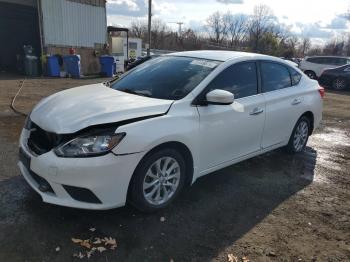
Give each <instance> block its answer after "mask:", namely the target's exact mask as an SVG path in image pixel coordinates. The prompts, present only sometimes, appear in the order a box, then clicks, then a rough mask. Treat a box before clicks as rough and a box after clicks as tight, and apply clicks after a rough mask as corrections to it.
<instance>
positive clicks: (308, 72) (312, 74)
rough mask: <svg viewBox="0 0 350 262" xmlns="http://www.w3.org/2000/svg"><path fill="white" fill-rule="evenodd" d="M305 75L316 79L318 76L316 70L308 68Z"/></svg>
mask: <svg viewBox="0 0 350 262" xmlns="http://www.w3.org/2000/svg"><path fill="white" fill-rule="evenodd" d="M305 75H307V76H308V77H309V78H311V79H316V78H317V76H316V74H315V72H314V71H310V70H307V71H305Z"/></svg>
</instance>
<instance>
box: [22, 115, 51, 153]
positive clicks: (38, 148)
mask: <svg viewBox="0 0 350 262" xmlns="http://www.w3.org/2000/svg"><path fill="white" fill-rule="evenodd" d="M57 144H58V136H57V135H56V134H55V133H50V132H47V131H45V130H44V129H42V128H40V127H39V126H38V125H36V124H34V123H33V122H32V123H31V128H30V135H29V138H28V147H29V148H30V149H31V150H32V151H33V152H34V153H36V154H37V155H41V154H44V153H46V152H49V151H50V150H51V149H52V148H53V147H55V146H56V145H57Z"/></svg>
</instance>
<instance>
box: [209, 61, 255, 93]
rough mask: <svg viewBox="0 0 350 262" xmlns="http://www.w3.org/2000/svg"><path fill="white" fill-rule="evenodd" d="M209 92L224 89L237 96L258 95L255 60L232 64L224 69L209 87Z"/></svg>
mask: <svg viewBox="0 0 350 262" xmlns="http://www.w3.org/2000/svg"><path fill="white" fill-rule="evenodd" d="M207 89H208V92H210V91H212V90H214V89H223V90H226V91H229V92H231V93H232V94H234V96H235V98H242V97H246V96H252V95H256V94H257V93H258V84H257V76H256V65H255V62H244V63H239V64H235V65H232V66H230V67H228V68H226V69H225V70H224V71H222V72H221V73H220V74H219V75H218V76H217V77H216V78H214V80H213V81H211V83H210V84H209V85H208V87H207Z"/></svg>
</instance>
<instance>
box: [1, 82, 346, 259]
mask: <svg viewBox="0 0 350 262" xmlns="http://www.w3.org/2000/svg"><path fill="white" fill-rule="evenodd" d="M100 81H103V80H102V79H90V80H69V79H32V80H26V81H25V83H24V84H25V85H24V88H23V92H22V94H21V95H20V96H19V97H18V100H17V102H16V105H17V107H18V109H20V110H23V111H25V112H29V111H30V110H31V108H32V107H33V105H34V104H35V103H36V102H37V101H38V100H40V98H42V97H45V96H47V95H49V94H51V93H54V92H57V91H59V90H62V89H64V88H69V87H73V86H77V85H82V84H88V83H95V82H100ZM19 84H20V80H19V79H18V78H16V77H7V78H6V79H4V80H0V145H1V146H0V261H72V260H73V261H75V260H80V259H79V258H74V257H73V254H74V253H78V252H79V251H84V254H86V252H85V251H86V249H84V248H79V247H78V246H77V245H76V244H74V243H73V242H72V241H71V238H72V237H74V238H81V239H88V238H93V237H104V236H107V237H112V238H115V239H116V241H117V245H118V246H117V248H116V249H115V250H107V251H105V252H102V253H99V252H96V253H95V254H93V255H92V257H91V258H90V259H89V261H229V259H228V255H232V256H236V257H237V258H238V261H242V258H243V257H246V258H247V259H249V260H250V261H350V171H349V170H350V93H343V94H336V93H331V92H328V93H327V95H326V98H325V111H324V121H323V124H322V127H321V128H320V129H319V130H317V131H316V132H315V133H314V135H313V136H312V137H311V138H310V140H309V143H308V147H307V150H306V151H305V152H304V153H302V154H300V155H298V156H290V155H288V154H286V153H284V151H283V150H276V151H274V152H271V153H268V154H265V155H263V156H260V157H256V158H253V159H251V160H248V161H244V162H242V163H240V164H237V165H235V166H232V167H228V168H225V169H223V170H221V171H219V172H215V173H213V174H211V175H208V176H206V177H204V178H202V179H200V180H199V181H197V182H196V183H195V184H194V185H193V187H191V188H190V189H189V190H186V192H184V194H182V196H181V197H180V198H179V199H178V201H176V202H175V203H174V204H172V206H171V207H169V208H167V209H166V210H164V211H161V212H159V213H155V214H147V215H145V214H142V213H139V212H137V211H135V210H134V209H133V208H131V207H125V208H119V209H115V210H110V211H103V212H102V211H83V210H76V209H70V208H64V207H58V206H53V205H49V204H45V203H42V202H41V199H40V197H39V196H38V195H37V194H36V193H35V192H33V191H32V190H31V189H30V188H29V186H28V185H27V184H26V182H25V181H24V179H23V178H22V177H21V176H20V175H19V171H18V169H17V167H16V161H17V150H18V148H17V146H18V143H17V140H18V136H19V133H20V129H21V128H22V125H23V121H24V117H23V116H18V115H16V114H14V113H13V112H12V111H11V110H10V109H9V106H8V105H9V103H10V101H11V98H12V97H13V95H14V94H15V93H16V91H17V89H18V86H19ZM90 228H95V229H96V230H95V231H94V232H92V231H90V230H89V229H90ZM84 259H86V258H84ZM84 259H83V260H84ZM232 261H235V260H234V258H232ZM246 261H247V260H246Z"/></svg>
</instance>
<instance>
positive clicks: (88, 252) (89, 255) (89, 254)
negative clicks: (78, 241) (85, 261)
mask: <svg viewBox="0 0 350 262" xmlns="http://www.w3.org/2000/svg"><path fill="white" fill-rule="evenodd" d="M93 253H95V250H90V251H87V252H86V257H87V258H90V257H91V256H92V254H93Z"/></svg>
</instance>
